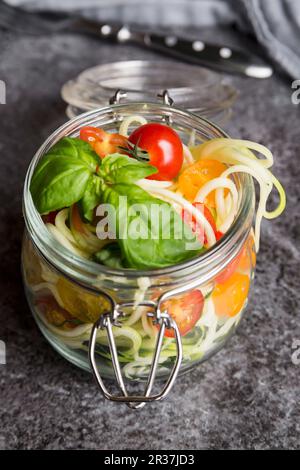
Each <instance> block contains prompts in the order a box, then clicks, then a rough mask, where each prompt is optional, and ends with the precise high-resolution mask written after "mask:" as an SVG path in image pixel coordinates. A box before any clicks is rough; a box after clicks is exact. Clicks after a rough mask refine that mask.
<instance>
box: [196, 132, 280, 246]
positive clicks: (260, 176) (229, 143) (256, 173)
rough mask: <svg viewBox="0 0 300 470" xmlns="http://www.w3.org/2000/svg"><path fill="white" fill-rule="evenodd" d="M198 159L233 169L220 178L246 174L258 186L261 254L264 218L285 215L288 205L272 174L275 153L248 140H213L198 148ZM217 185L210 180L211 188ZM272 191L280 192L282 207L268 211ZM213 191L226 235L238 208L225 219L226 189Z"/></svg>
mask: <svg viewBox="0 0 300 470" xmlns="http://www.w3.org/2000/svg"><path fill="white" fill-rule="evenodd" d="M251 150H255V151H257V152H258V153H260V154H262V155H263V156H264V157H265V158H264V159H261V158H258V157H256V156H255V155H254V153H253V152H251ZM198 155H199V158H200V159H202V158H210V159H214V160H218V161H220V162H222V163H225V164H227V165H232V166H230V167H229V168H228V169H227V170H225V171H224V173H223V174H222V175H221V178H228V176H229V175H232V174H234V173H247V174H249V175H250V176H252V178H254V179H255V180H256V181H257V182H258V183H259V187H260V198H259V202H258V207H257V211H256V220H255V247H256V251H258V250H259V239H260V227H261V221H262V218H263V217H265V218H266V219H273V218H275V217H278V216H279V215H280V214H281V213H282V212H283V210H284V208H285V205H286V196H285V192H284V189H283V187H282V185H281V183H280V182H279V181H278V180H277V179H276V178H275V176H274V175H273V174H272V173H271V172H270V170H269V168H270V167H271V166H272V165H273V161H274V159H273V154H272V152H271V151H270V150H269V149H267V148H266V147H264V146H263V145H261V144H257V143H256V142H251V141H249V140H239V139H214V140H212V141H208V142H206V143H204V144H202V145H201V146H200V147H198ZM214 182H215V180H211V181H210V182H209V183H208V184H211V187H213V185H214ZM216 186H218V185H216ZM273 187H275V188H276V189H277V192H278V195H279V204H278V206H277V207H276V209H274V210H273V211H268V210H267V209H266V204H267V200H268V197H269V195H270V193H271V191H272V189H273ZM214 189H216V206H217V212H218V220H219V221H221V224H220V222H219V226H218V229H219V230H220V231H221V232H224V231H226V230H228V228H229V227H230V225H231V223H232V222H233V219H234V212H236V209H237V208H236V207H235V208H233V209H232V210H231V211H230V214H227V215H226V217H227V219H226V218H224V205H225V203H224V185H221V184H220V185H219V187H214ZM201 190H203V188H201ZM201 190H200V191H201ZM222 199H223V201H222ZM234 205H235V204H234Z"/></svg>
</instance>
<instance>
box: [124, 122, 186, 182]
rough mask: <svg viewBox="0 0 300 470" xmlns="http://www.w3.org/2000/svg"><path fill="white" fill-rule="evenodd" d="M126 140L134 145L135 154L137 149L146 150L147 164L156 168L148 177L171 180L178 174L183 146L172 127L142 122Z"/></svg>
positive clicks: (181, 161)
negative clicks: (156, 170)
mask: <svg viewBox="0 0 300 470" xmlns="http://www.w3.org/2000/svg"><path fill="white" fill-rule="evenodd" d="M128 140H129V142H130V143H131V144H133V145H134V146H135V147H136V148H135V150H136V152H137V154H138V152H139V150H142V151H144V152H147V154H148V161H149V164H150V165H153V166H155V167H156V168H157V169H158V172H157V173H155V174H153V175H150V176H148V178H149V179H155V180H171V179H173V178H175V177H176V176H177V175H178V173H179V171H180V169H181V167H182V163H183V146H182V142H181V140H180V137H179V135H178V134H177V132H175V131H174V129H172V128H171V127H169V126H166V125H164V124H158V123H149V124H144V125H143V126H140V127H138V128H137V129H135V130H134V131H133V132H132V134H131V135H130V136H129V138H128ZM133 156H134V154H133ZM143 157H144V159H145V158H146V156H145V155H144V156H143Z"/></svg>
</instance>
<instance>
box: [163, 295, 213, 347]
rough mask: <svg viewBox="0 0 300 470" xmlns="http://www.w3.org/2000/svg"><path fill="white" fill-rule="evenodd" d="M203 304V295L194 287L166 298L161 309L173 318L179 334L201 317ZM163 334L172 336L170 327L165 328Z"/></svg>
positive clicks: (192, 325)
mask: <svg viewBox="0 0 300 470" xmlns="http://www.w3.org/2000/svg"><path fill="white" fill-rule="evenodd" d="M203 306H204V297H203V294H202V292H201V291H200V290H198V289H196V290H193V291H191V292H188V293H187V294H183V295H180V296H177V297H174V298H173V299H169V300H166V301H165V302H164V303H163V304H162V307H161V310H162V311H167V312H168V314H169V315H170V316H171V317H172V318H173V319H174V320H175V322H176V324H177V326H178V329H179V332H180V334H181V336H185V335H186V334H187V333H188V332H189V331H191V330H192V329H193V328H194V326H195V324H196V323H197V321H198V320H199V318H200V317H201V314H202V311H203ZM165 336H167V337H169V338H174V336H175V335H174V331H173V330H172V329H166V330H165Z"/></svg>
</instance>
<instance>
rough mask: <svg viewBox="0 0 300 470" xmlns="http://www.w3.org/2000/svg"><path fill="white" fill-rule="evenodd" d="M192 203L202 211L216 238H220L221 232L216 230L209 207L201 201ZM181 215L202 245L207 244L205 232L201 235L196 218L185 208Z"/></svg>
mask: <svg viewBox="0 0 300 470" xmlns="http://www.w3.org/2000/svg"><path fill="white" fill-rule="evenodd" d="M192 205H193V206H194V207H196V209H198V210H199V211H201V212H202V214H203V215H204V217H205V218H206V220H207V221H208V222H209V223H210V225H211V227H212V229H213V231H214V233H215V237H216V240H217V241H218V240H220V238H221V237H222V236H223V233H222V232H220V231H218V230H217V226H216V222H215V219H214V216H213V215H212V213H211V211H210V209H209V208H208V207H207V206H206V205H205V204H203V203H201V202H193V204H192ZM181 216H182V218H183V220H184V221H185V222H186V223H188V224H189V225H190V227H191V229H192V231H193V232H195V233H196V234H197V236H198V239H199V241H200V242H201V243H203V244H204V245H207V237H206V234H204V237H203V228H202V226H201V225H200V224H199V223H197V221H196V218H195V217H194V216H192V217H191V216H190V215H189V213H188V212H187V211H186V210H185V209H182V212H181Z"/></svg>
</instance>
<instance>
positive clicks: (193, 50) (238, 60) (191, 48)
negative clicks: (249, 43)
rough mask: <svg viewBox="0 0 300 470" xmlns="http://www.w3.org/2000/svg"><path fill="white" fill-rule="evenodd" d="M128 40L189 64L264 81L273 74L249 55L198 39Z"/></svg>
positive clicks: (153, 37) (135, 37) (154, 37)
mask: <svg viewBox="0 0 300 470" xmlns="http://www.w3.org/2000/svg"><path fill="white" fill-rule="evenodd" d="M131 33H132V38H131V39H132V40H133V41H134V42H138V43H140V44H141V42H143V45H145V46H147V47H148V48H150V49H154V50H157V51H160V52H163V53H166V54H168V55H171V56H173V57H176V58H178V59H181V60H185V61H189V62H193V63H195V64H200V65H204V66H208V67H212V68H215V69H217V70H220V71H225V72H230V73H232V72H234V73H242V74H246V75H247V76H249V77H256V78H267V77H270V76H271V75H272V73H273V71H272V68H271V67H269V66H268V65H265V64H264V63H263V62H260V60H259V59H258V58H257V57H254V56H252V55H251V54H250V53H247V52H243V51H241V50H238V49H235V48H231V47H225V46H224V47H220V46H217V45H213V44H207V43H205V42H203V41H199V40H194V41H191V40H188V39H182V38H179V37H177V36H175V35H169V36H163V35H159V34H153V33H151V34H143V35H142V34H139V35H138V34H134V32H133V31H132V30H131Z"/></svg>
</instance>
